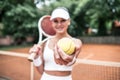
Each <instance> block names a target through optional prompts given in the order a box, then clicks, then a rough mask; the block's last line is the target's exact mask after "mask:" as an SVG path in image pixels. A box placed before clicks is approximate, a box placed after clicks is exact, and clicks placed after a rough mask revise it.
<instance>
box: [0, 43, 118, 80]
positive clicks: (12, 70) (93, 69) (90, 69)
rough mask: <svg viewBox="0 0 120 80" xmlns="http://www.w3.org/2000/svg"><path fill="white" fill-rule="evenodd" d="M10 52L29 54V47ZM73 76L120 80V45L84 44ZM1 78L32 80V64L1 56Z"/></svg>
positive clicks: (36, 78)
mask: <svg viewBox="0 0 120 80" xmlns="http://www.w3.org/2000/svg"><path fill="white" fill-rule="evenodd" d="M10 51H15V52H22V53H27V52H28V51H29V47H28V48H22V49H14V50H10ZM34 72H35V75H34V80H39V77H40V75H39V74H38V72H37V71H36V70H35V71H34ZM72 75H73V76H72V77H73V80H120V45H102V44H84V45H83V48H82V51H81V54H80V55H79V57H78V60H77V62H76V63H75V65H74V66H73V71H72ZM0 77H7V78H9V79H10V80H30V62H29V61H27V59H26V58H20V57H13V56H5V55H0ZM0 80H1V79H0ZM6 80H7V79H6Z"/></svg>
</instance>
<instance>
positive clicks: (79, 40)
mask: <svg viewBox="0 0 120 80" xmlns="http://www.w3.org/2000/svg"><path fill="white" fill-rule="evenodd" d="M73 40H74V42H75V43H76V44H79V45H82V41H81V39H79V38H73Z"/></svg>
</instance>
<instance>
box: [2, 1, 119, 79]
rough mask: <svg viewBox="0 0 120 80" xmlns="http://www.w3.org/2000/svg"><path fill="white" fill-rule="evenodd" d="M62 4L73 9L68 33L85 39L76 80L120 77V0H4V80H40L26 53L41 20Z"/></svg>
mask: <svg viewBox="0 0 120 80" xmlns="http://www.w3.org/2000/svg"><path fill="white" fill-rule="evenodd" d="M59 6H64V7H66V8H68V10H69V13H70V16H71V25H70V26H69V29H68V32H69V33H70V34H71V35H72V36H73V37H76V38H79V39H81V40H82V42H83V47H82V51H81V53H80V55H79V56H78V59H77V62H76V64H75V65H74V66H73V71H72V75H73V80H79V79H81V80H120V0H0V80H39V78H40V76H41V75H39V73H38V72H37V71H36V69H33V68H34V67H33V65H31V64H30V62H29V61H28V60H27V58H26V55H28V53H29V49H30V47H31V46H32V45H33V44H35V43H37V42H38V38H39V32H38V21H39V19H40V18H41V17H42V16H43V15H50V14H51V11H52V10H53V9H54V8H56V7H59ZM48 56H49V55H48ZM34 70H35V71H34ZM34 73H35V74H34Z"/></svg>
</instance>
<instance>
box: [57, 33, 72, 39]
mask: <svg viewBox="0 0 120 80" xmlns="http://www.w3.org/2000/svg"><path fill="white" fill-rule="evenodd" d="M55 37H56V38H58V39H61V38H63V37H70V35H69V34H68V33H64V34H56V35H55Z"/></svg>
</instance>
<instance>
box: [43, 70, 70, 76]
mask: <svg viewBox="0 0 120 80" xmlns="http://www.w3.org/2000/svg"><path fill="white" fill-rule="evenodd" d="M45 73H47V74H49V75H53V76H69V75H70V74H71V71H47V70H45Z"/></svg>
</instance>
